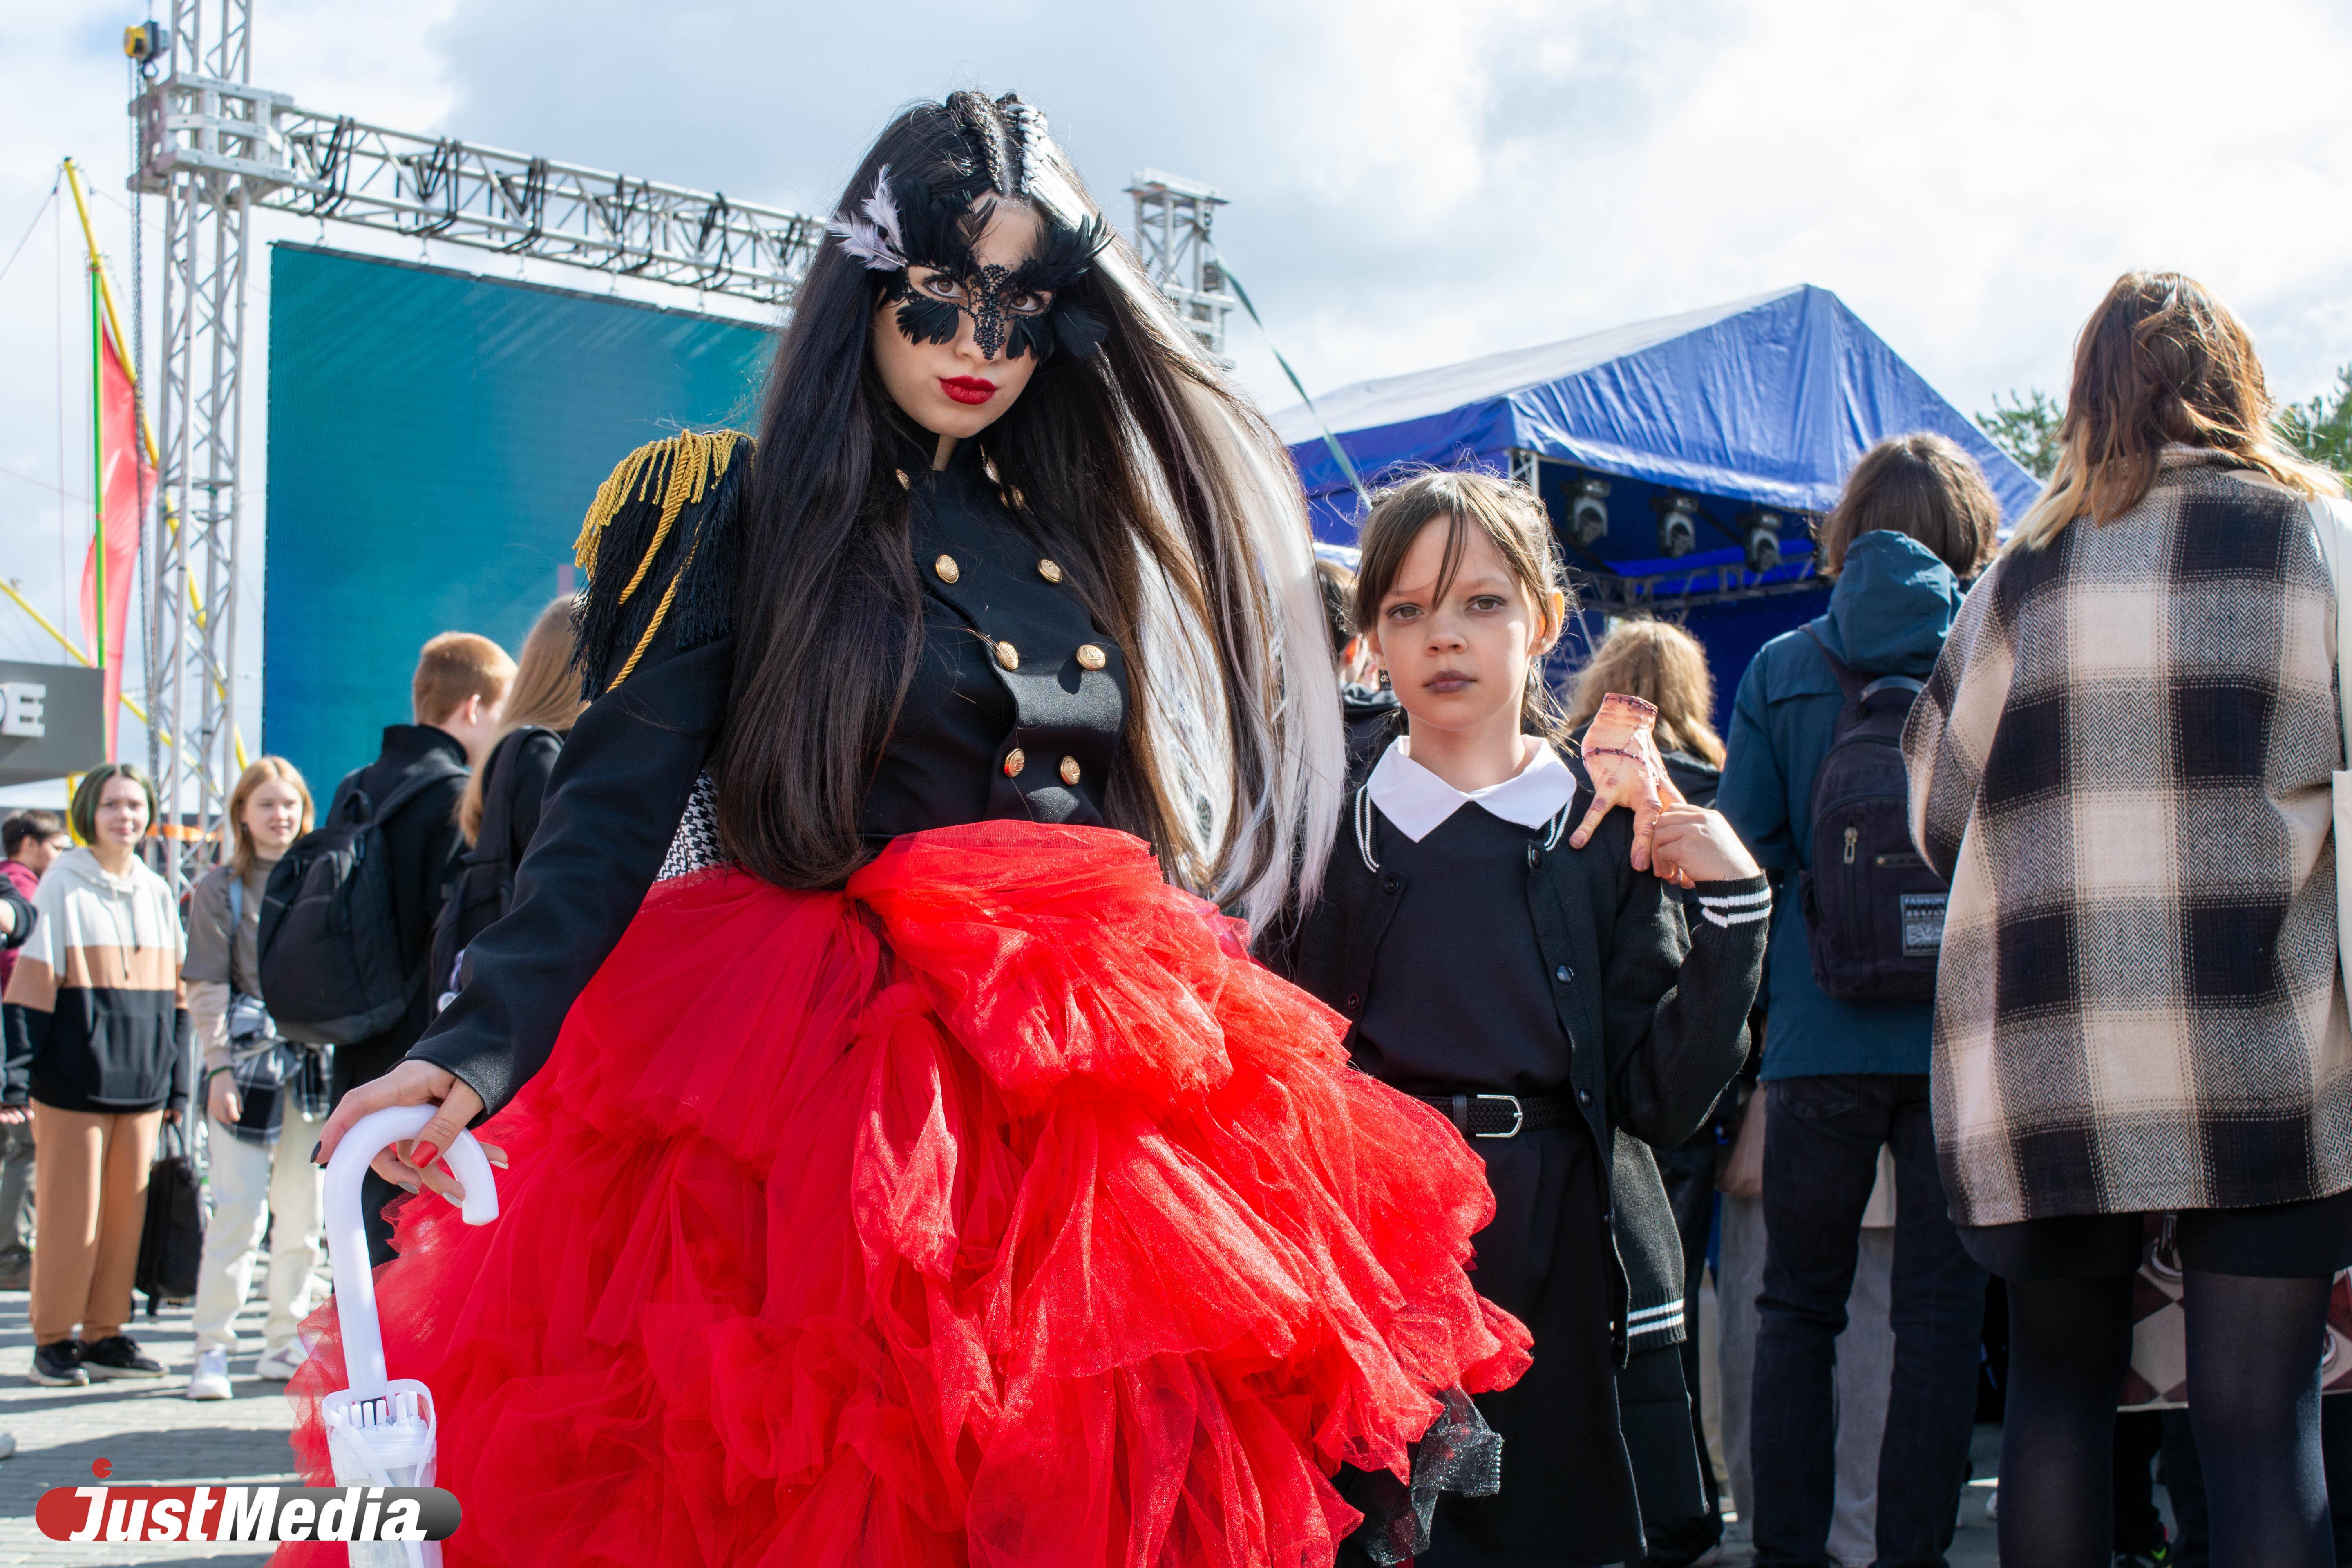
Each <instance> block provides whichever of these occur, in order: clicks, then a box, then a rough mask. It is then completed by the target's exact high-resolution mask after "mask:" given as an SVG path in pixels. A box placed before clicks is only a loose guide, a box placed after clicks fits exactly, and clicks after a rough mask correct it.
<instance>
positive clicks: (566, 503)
mask: <svg viewBox="0 0 2352 1568" xmlns="http://www.w3.org/2000/svg"><path fill="white" fill-rule="evenodd" d="M269 281H270V298H269V492H268V566H267V571H266V575H265V603H264V605H263V616H264V630H263V639H262V640H263V662H262V726H263V729H262V738H263V743H264V745H265V746H266V747H267V748H268V750H269V751H272V752H278V753H280V754H282V755H285V756H287V757H289V758H290V759H291V760H292V761H293V763H295V765H296V766H298V767H299V768H300V769H302V771H303V772H304V773H305V774H307V775H308V776H309V778H310V781H311V785H312V788H313V790H314V791H315V792H316V793H317V794H318V795H319V797H320V807H321V808H322V809H323V808H324V806H325V805H326V795H327V793H328V791H330V790H331V789H332V788H333V786H334V784H335V781H336V780H337V779H339V778H340V777H341V775H342V774H343V773H346V772H348V771H350V770H351V769H352V768H355V767H358V766H360V765H361V764H362V763H366V762H368V761H370V760H371V759H373V757H374V755H375V753H376V750H377V746H378V742H379V739H380V736H381V733H382V731H383V726H384V725H386V724H395V723H404V722H406V721H408V718H409V678H410V675H411V673H412V672H413V670H414V668H415V659H416V650H417V648H418V647H420V646H421V645H422V644H423V643H424V642H425V639H426V638H428V637H432V636H434V635H435V634H436V633H437V632H444V631H473V632H480V633H482V634H483V635H485V636H487V637H492V638H495V639H496V640H497V641H498V642H499V643H500V644H502V645H503V646H504V647H506V648H507V650H508V651H509V652H510V653H515V652H520V649H521V647H522V638H523V634H524V633H525V632H527V631H528V630H529V629H530V623H531V621H532V619H533V618H534V617H535V616H537V615H538V614H539V611H540V609H541V607H542V606H543V605H546V603H547V602H548V600H549V599H550V598H551V597H553V596H554V595H556V594H557V593H558V592H559V591H560V590H562V589H563V588H566V587H568V586H569V584H570V577H571V574H570V571H569V565H570V562H571V559H572V541H573V539H574V537H575V536H576V535H577V534H578V532H579V529H580V519H581V515H582V513H583V512H584V511H585V510H587V507H588V503H589V500H591V499H592V498H593V496H594V494H595V492H596V487H597V485H598V484H599V483H600V482H601V481H602V480H603V479H604V476H605V475H606V474H607V473H608V472H610V471H611V469H612V468H613V465H614V463H616V462H617V461H619V460H620V458H622V457H623V456H625V454H626V453H627V452H629V451H630V450H631V449H632V448H633V447H638V446H640V445H642V444H644V443H645V442H646V441H650V440H654V439H656V438H657V437H661V436H663V435H665V434H667V433H668V432H670V431H673V430H676V429H678V428H680V427H684V426H710V425H720V424H730V425H736V426H739V427H744V428H748V427H749V425H748V422H749V420H750V417H751V410H752V407H753V405H754V403H755V401H756V398H757V394H758V384H759V379H760V376H761V373H762V371H763V370H764V369H765V366H766V363H767V358H768V354H769V353H770V350H771V347H772V342H773V340H772V336H771V335H770V334H769V333H768V332H766V331H762V330H761V329H759V328H757V327H752V326H747V325H745V324H743V323H741V322H739V321H723V320H719V319H717V318H714V317H709V316H703V315H697V314H694V313H691V312H688V311H683V310H660V309H655V308H652V307H649V306H645V305H639V304H635V303H633V302H630V301H627V300H618V299H612V298H607V297H605V296H604V295H602V294H594V293H582V292H577V291H574V290H571V289H549V288H542V287H540V286H537V285H533V284H526V283H518V282H508V281H499V280H496V279H487V278H478V277H475V276H472V275H470V274H467V273H463V272H455V271H450V270H447V269H445V268H436V267H425V266H418V265H414V264H409V263H403V262H398V261H388V260H385V259H383V258H376V257H362V256H354V255H351V254H348V253H344V252H339V251H333V250H325V249H320V248H316V247H310V246H300V245H289V244H280V245H278V246H275V247H272V248H271V252H270V266H269Z"/></svg>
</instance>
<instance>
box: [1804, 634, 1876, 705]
mask: <svg viewBox="0 0 2352 1568" xmlns="http://www.w3.org/2000/svg"><path fill="white" fill-rule="evenodd" d="M1801 630H1802V631H1803V632H1804V634H1805V635H1806V636H1807V637H1811V638H1812V639H1813V646H1814V647H1817V648H1819V649H1821V650H1822V658H1825V659H1827V660H1829V664H1830V673H1831V674H1832V675H1834V676H1836V677H1837V683H1838V689H1839V690H1841V691H1843V692H1844V693H1845V700H1846V701H1847V702H1848V703H1850V704H1852V705H1853V706H1854V707H1856V708H1859V707H1861V706H1862V705H1863V703H1864V701H1865V700H1868V698H1869V696H1870V688H1869V687H1868V686H1866V685H1864V682H1863V679H1862V677H1861V676H1860V675H1858V674H1856V673H1855V672H1854V670H1853V667H1852V666H1850V665H1848V664H1847V663H1846V662H1845V660H1843V659H1842V658H1839V657H1838V656H1837V655H1835V654H1833V653H1832V652H1831V651H1830V645H1829V644H1827V643H1825V642H1823V641H1822V634H1821V633H1819V632H1817V631H1815V630H1813V623H1812V622H1811V621H1807V622H1806V623H1805V624H1804V626H1802V627H1801Z"/></svg>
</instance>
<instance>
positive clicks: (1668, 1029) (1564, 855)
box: [1260, 759, 1770, 1364]
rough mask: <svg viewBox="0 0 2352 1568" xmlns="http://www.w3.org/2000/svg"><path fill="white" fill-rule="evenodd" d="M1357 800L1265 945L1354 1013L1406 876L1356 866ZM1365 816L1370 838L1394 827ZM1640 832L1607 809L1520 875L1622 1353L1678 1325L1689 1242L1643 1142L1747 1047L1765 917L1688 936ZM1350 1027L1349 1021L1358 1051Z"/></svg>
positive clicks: (1306, 983) (1699, 1119)
mask: <svg viewBox="0 0 2352 1568" xmlns="http://www.w3.org/2000/svg"><path fill="white" fill-rule="evenodd" d="M1569 767H1570V771H1572V772H1573V773H1575V775H1576V781H1577V795H1578V798H1577V801H1576V803H1575V805H1574V807H1573V808H1572V811H1573V816H1576V817H1580V816H1581V813H1582V812H1583V810H1584V809H1586V808H1587V807H1588V806H1589V805H1590V804H1591V799H1592V782H1591V778H1590V777H1589V776H1588V775H1587V774H1586V773H1585V771H1584V768H1583V765H1582V764H1581V763H1578V762H1576V761H1574V760H1572V759H1571V760H1570V763H1569ZM1355 804H1356V802H1355V798H1354V796H1353V795H1350V796H1349V802H1348V809H1347V810H1345V811H1344V812H1343V813H1342V817H1343V821H1342V826H1341V830H1340V834H1339V842H1338V844H1337V845H1336V846H1335V847H1333V849H1332V852H1331V860H1330V868H1329V869H1328V871H1327V872H1326V873H1325V876H1324V882H1323V893H1322V897H1321V899H1320V900H1318V903H1317V904H1316V906H1315V907H1314V908H1313V909H1312V910H1309V911H1308V912H1307V915H1306V918H1305V919H1304V920H1302V921H1298V922H1297V923H1296V924H1295V925H1294V926H1292V927H1291V928H1289V929H1288V930H1287V931H1284V932H1282V933H1280V934H1279V936H1277V937H1276V938H1274V939H1271V940H1268V941H1265V942H1262V943H1261V944H1260V951H1261V956H1262V957H1264V959H1265V962H1266V963H1267V964H1268V965H1269V966H1270V967H1272V968H1273V969H1274V970H1275V971H1276V973H1281V974H1284V975H1286V976H1287V977H1288V978H1289V979H1290V980H1291V981H1292V982H1293V983H1294V984H1297V985H1298V986H1299V987H1301V988H1302V989H1304V990H1306V991H1307V992H1310V993H1312V994H1314V995H1316V996H1318V997H1319V998H1321V999H1322V1000H1323V1001H1324V1002H1326V1003H1328V1004H1329V1005H1331V1006H1332V1007H1335V1008H1337V1009H1338V1010H1339V1012H1341V1013H1343V1014H1345V1015H1346V1016H1349V1018H1350V1019H1354V1018H1358V1017H1360V1016H1362V1014H1363V1009H1364V1005H1365V1003H1366V1001H1367V1000H1368V999H1369V998H1370V995H1371V993H1372V987H1373V985H1374V984H1377V983H1378V980H1379V974H1380V961H1381V957H1382V954H1381V938H1382V936H1383V935H1384V934H1385V933H1386V931H1387V930H1388V925H1389V921H1390V920H1391V918H1392V917H1393V915H1394V914H1395V912H1396V909H1397V906H1398V902H1399V900H1402V898H1403V896H1404V894H1405V892H1406V891H1407V889H1408V887H1409V885H1410V883H1409V879H1407V878H1405V877H1404V876H1402V874H1400V873H1398V872H1395V871H1389V870H1382V871H1374V870H1373V869H1372V868H1370V867H1369V866H1368V865H1366V864H1365V860H1364V856H1363V853H1362V851H1361V849H1360V847H1359V846H1358V844H1357V841H1356V835H1355V809H1354V808H1355ZM1374 815H1375V822H1376V827H1375V833H1376V835H1377V834H1380V833H1393V832H1394V829H1393V828H1391V827H1389V826H1387V825H1386V824H1385V823H1381V822H1379V820H1378V816H1377V814H1374ZM1632 850H1633V818H1632V816H1630V815H1629V814H1627V813H1625V812H1622V811H1619V812H1612V813H1611V814H1610V816H1608V818H1607V819H1606V820H1605V821H1603V822H1602V824H1601V826H1600V827H1599V828H1598V829H1597V830H1595V832H1594V833H1593V836H1592V838H1591V842H1590V843H1588V844H1587V845H1586V846H1585V847H1583V848H1582V849H1571V848H1570V847H1568V842H1567V840H1566V839H1565V838H1562V839H1561V841H1560V843H1559V847H1557V848H1554V849H1550V850H1544V849H1541V848H1538V847H1533V846H1530V847H1529V851H1528V858H1529V866H1528V916H1529V918H1530V919H1531V920H1532V921H1534V924H1535V931H1536V942H1537V945H1538V948H1539V949H1540V950H1541V952H1542V953H1543V963H1544V966H1545V968H1546V969H1547V970H1548V971H1549V973H1550V975H1551V978H1552V994H1553V998H1554V1002H1555V1005H1556V1006H1557V1008H1558V1010H1559V1022H1560V1026H1561V1027H1562V1028H1564V1029H1566V1030H1567V1031H1568V1037H1569V1040H1570V1045H1571V1047H1572V1048H1573V1058H1572V1062H1571V1066H1570V1084H1571V1085H1572V1088H1573V1091H1574V1093H1575V1095H1576V1099H1577V1103H1578V1104H1579V1106H1580V1108H1581V1109H1582V1110H1583V1112H1584V1119H1585V1123H1586V1125H1587V1126H1588V1127H1589V1128H1591V1132H1592V1137H1593V1142H1594V1144H1595V1146H1596V1147H1598V1148H1601V1149H1605V1150H1608V1151H1609V1152H1610V1160H1609V1208H1608V1212H1607V1213H1606V1214H1605V1215H1603V1216H1602V1217H1603V1218H1604V1220H1605V1221H1606V1222H1607V1223H1608V1225H1609V1227H1610V1234H1611V1239H1612V1245H1613V1246H1614V1247H1615V1250H1616V1253H1617V1259H1618V1279H1617V1289H1616V1300H1617V1302H1618V1305H1619V1308H1620V1310H1619V1311H1618V1312H1617V1313H1616V1315H1615V1316H1614V1317H1613V1318H1612V1320H1611V1321H1610V1325H1609V1327H1610V1331H1611V1335H1612V1340H1613V1342H1614V1344H1615V1349H1616V1353H1617V1357H1618V1360H1619V1362H1620V1363H1621V1364H1622V1363H1623V1361H1624V1359H1625V1357H1626V1356H1627V1355H1629V1354H1630V1353H1632V1352H1633V1351H1635V1350H1646V1349H1649V1348H1651V1347H1653V1346H1655V1345H1663V1344H1671V1343H1675V1342H1678V1341H1680V1340H1682V1339H1683V1338H1684V1337H1685V1336H1684V1328H1683V1314H1684V1305H1683V1278H1684V1275H1683V1261H1682V1243H1681V1240H1680V1237H1679V1235H1678V1233H1677V1231H1676V1229H1675V1219H1674V1212H1673V1210H1672V1209H1671V1208H1669V1207H1668V1205H1667V1203H1666V1193H1665V1186H1664V1183H1663V1182H1661V1181H1660V1179H1659V1176H1658V1166H1657V1162H1656V1160H1655V1159H1654V1158H1653V1157H1652V1154H1651V1152H1650V1151H1651V1147H1652V1146H1653V1145H1655V1146H1657V1147H1660V1148H1672V1147H1674V1146H1675V1144H1678V1143H1680V1142H1683V1141H1684V1140H1685V1139H1686V1138H1688V1137H1689V1136H1690V1135H1691V1134H1692V1133H1693V1132H1694V1131H1696V1130H1697V1129H1698V1128H1699V1127H1700V1126H1701V1125H1702V1124H1703V1123H1704V1122H1705V1121H1706V1117H1707V1114H1708V1112H1709V1111H1710V1110H1713V1109H1714V1107H1715V1101H1716V1098H1717V1095H1719V1094H1720V1093H1721V1092H1722V1091H1723V1088H1724V1086H1725V1085H1726V1084H1727V1083H1728V1082H1730V1080H1731V1078H1732V1075H1733V1074H1734V1073H1735V1072H1737V1071H1738V1068H1739V1064H1740V1062H1741V1060H1742V1059H1743V1058H1745V1057H1746V1056H1747V1053H1748V1008H1749V1007H1750V1006H1751V1005H1753V1004H1754V1002H1755V1000H1756V989H1757V986H1758V984H1759V981H1760V980H1761V978H1762V975H1763V964H1764V939H1765V933H1766V931H1767V929H1768V928H1769V925H1770V921H1761V920H1759V921H1747V922H1744V923H1739V924H1732V925H1717V924H1715V923H1713V922H1712V921H1704V920H1702V921H1700V922H1699V924H1698V928H1697V934H1696V937H1694V936H1693V934H1692V931H1691V929H1690V927H1689V926H1688V925H1687V924H1685V921H1684V917H1683V903H1682V900H1683V894H1682V891H1681V889H1677V888H1675V887H1672V886H1669V885H1668V884H1667V883H1665V882H1663V881H1661V880H1659V879H1657V878H1656V877H1654V876H1652V875H1651V874H1650V873H1649V872H1647V871H1636V870H1634V869H1633V862H1632V859H1631V855H1632ZM1373 858H1374V859H1378V858H1380V856H1379V849H1378V842H1377V837H1376V838H1375V845H1374V850H1373ZM1764 888H1765V881H1764V879H1763V878H1762V877H1760V876H1759V877H1756V878H1754V879H1749V880H1748V881H1740V882H1702V883H1700V884H1699V885H1698V888H1697V889H1696V894H1697V896H1699V897H1704V898H1717V897H1723V896H1739V895H1753V894H1756V893H1760V892H1762V891H1763V890H1764ZM1387 956H1388V957H1389V958H1390V959H1391V960H1398V961H1401V960H1402V959H1404V958H1405V957H1406V955H1403V954H1389V955H1387ZM1354 1040H1355V1036H1354V1030H1353V1029H1352V1027H1351V1028H1350V1030H1349V1038H1348V1044H1349V1047H1351V1048H1352V1047H1353V1045H1354ZM1595 1044H1598V1046H1599V1047H1600V1049H1599V1050H1597V1051H1596V1050H1594V1049H1593V1048H1591V1047H1593V1046H1594V1045H1595ZM1628 1323H1631V1324H1632V1325H1633V1328H1632V1331H1630V1332H1629V1331H1628V1329H1627V1325H1628Z"/></svg>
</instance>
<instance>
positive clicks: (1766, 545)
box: [1739, 507, 1780, 573]
mask: <svg viewBox="0 0 2352 1568" xmlns="http://www.w3.org/2000/svg"><path fill="white" fill-rule="evenodd" d="M1739 526H1740V528H1741V530H1742V531H1744V532H1745V533H1746V535H1747V539H1748V570H1749V571H1750V572H1757V573H1763V572H1769V571H1770V570H1772V568H1773V567H1775V566H1778V565H1779V564H1780V513H1779V512H1777V511H1768V510H1765V509H1764V508H1762V507H1759V508H1757V509H1756V510H1754V511H1748V512H1742V513H1741V514H1740V517H1739Z"/></svg>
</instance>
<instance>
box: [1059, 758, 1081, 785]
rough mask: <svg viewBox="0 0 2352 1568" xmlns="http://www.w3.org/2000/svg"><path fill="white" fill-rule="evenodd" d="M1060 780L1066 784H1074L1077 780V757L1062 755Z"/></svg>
mask: <svg viewBox="0 0 2352 1568" xmlns="http://www.w3.org/2000/svg"><path fill="white" fill-rule="evenodd" d="M1062 782H1063V783H1064V784H1076V783H1077V782H1078V759H1077V758H1076V757H1064V758H1063V759H1062Z"/></svg>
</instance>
